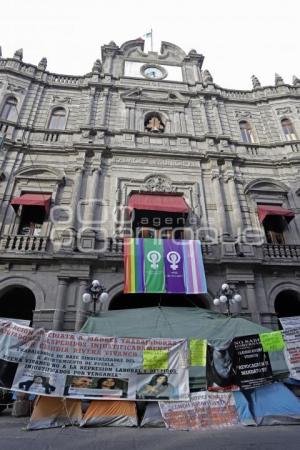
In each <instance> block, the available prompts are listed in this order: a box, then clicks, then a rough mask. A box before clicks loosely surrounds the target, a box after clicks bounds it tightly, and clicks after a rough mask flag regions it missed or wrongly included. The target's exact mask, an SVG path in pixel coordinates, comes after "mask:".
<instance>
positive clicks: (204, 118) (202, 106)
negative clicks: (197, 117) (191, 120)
mask: <svg viewBox="0 0 300 450" xmlns="http://www.w3.org/2000/svg"><path fill="white" fill-rule="evenodd" d="M199 104H200V111H201V118H202V123H203V133H209V131H210V129H209V125H208V120H207V115H206V108H205V99H204V98H203V99H202V98H201V99H200V100H199Z"/></svg>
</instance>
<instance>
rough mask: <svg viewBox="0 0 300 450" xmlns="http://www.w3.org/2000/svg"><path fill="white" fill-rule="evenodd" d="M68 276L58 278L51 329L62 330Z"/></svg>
mask: <svg viewBox="0 0 300 450" xmlns="http://www.w3.org/2000/svg"><path fill="white" fill-rule="evenodd" d="M67 287H68V278H59V279H58V289H57V299H56V307H55V311H54V315H53V330H63V326H64V314H65V304H66V297H67Z"/></svg>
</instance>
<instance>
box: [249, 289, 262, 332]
mask: <svg viewBox="0 0 300 450" xmlns="http://www.w3.org/2000/svg"><path fill="white" fill-rule="evenodd" d="M246 295H247V301H248V308H249V311H250V313H251V319H252V321H253V322H256V323H259V324H260V323H261V320H260V314H259V310H258V302H256V297H257V296H256V292H255V284H254V282H249V281H247V283H246Z"/></svg>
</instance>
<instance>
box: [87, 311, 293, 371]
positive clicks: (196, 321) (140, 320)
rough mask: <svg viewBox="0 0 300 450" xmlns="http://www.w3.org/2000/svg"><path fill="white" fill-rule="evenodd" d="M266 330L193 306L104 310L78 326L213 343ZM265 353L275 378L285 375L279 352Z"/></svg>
mask: <svg viewBox="0 0 300 450" xmlns="http://www.w3.org/2000/svg"><path fill="white" fill-rule="evenodd" d="M268 331H271V330H269V329H268V328H265V327H262V326H261V325H257V324H256V323H254V322H250V321H249V320H245V319H242V318H239V317H227V316H224V315H223V314H219V313H216V312H214V311H209V310H206V309H202V308H193V307H180V308H176V307H154V308H137V309H122V310H114V311H106V312H102V313H100V314H99V315H98V316H96V317H90V318H89V319H88V320H87V321H86V323H85V324H84V326H83V328H82V329H81V332H82V333H90V334H98V335H102V336H118V337H143V338H156V337H161V338H198V339H207V340H209V341H210V342H211V343H212V344H214V345H217V344H221V343H224V342H228V341H229V340H231V339H233V338H234V337H237V336H247V335H250V334H257V333H266V332H268ZM269 356H270V360H271V364H272V370H273V375H274V376H276V377H277V378H284V377H286V376H288V373H289V372H288V369H287V366H286V363H285V359H284V355H283V352H273V353H270V354H269ZM199 370H200V372H201V375H200V373H199ZM199 370H197V374H195V376H197V377H198V376H199V375H200V376H201V377H202V376H203V377H204V376H205V373H204V369H200V368H199ZM191 375H192V374H191Z"/></svg>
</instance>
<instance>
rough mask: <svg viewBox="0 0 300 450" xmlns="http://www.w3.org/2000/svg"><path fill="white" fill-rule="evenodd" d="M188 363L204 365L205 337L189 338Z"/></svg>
mask: <svg viewBox="0 0 300 450" xmlns="http://www.w3.org/2000/svg"><path fill="white" fill-rule="evenodd" d="M189 348H190V365H191V366H204V367H205V366H206V348H207V340H206V339H190V340H189Z"/></svg>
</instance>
